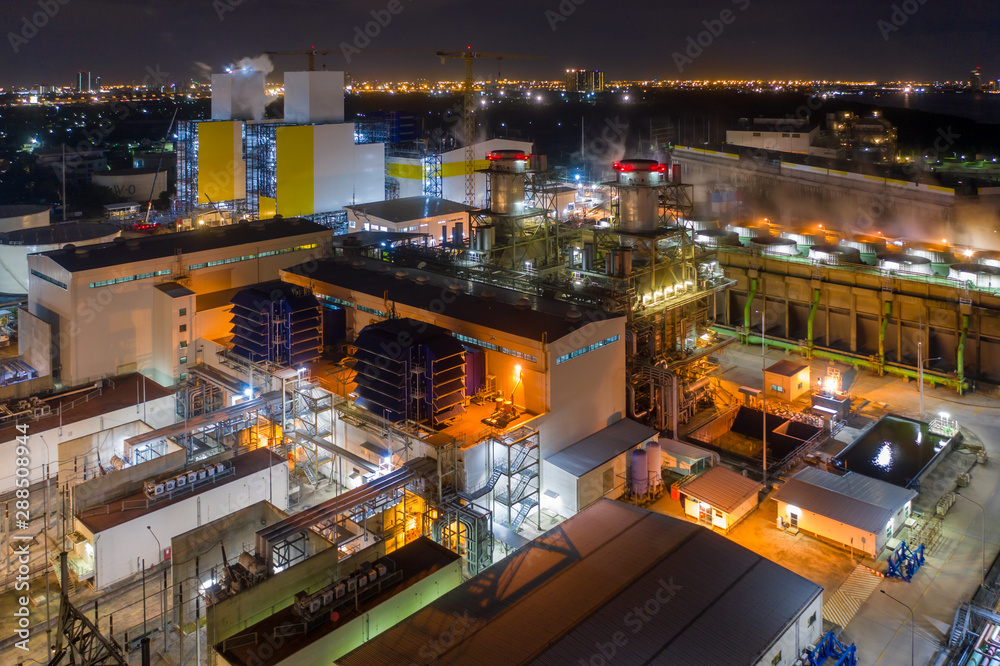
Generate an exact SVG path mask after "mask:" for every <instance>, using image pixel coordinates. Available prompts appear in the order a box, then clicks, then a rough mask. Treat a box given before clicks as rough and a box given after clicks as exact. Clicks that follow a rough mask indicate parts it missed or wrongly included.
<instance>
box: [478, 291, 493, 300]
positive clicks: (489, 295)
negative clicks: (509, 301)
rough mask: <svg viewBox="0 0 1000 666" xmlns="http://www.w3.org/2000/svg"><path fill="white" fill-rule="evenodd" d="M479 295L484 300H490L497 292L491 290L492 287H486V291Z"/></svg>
mask: <svg viewBox="0 0 1000 666" xmlns="http://www.w3.org/2000/svg"><path fill="white" fill-rule="evenodd" d="M479 297H480V298H481V299H483V300H484V301H492V300H493V299H495V298H496V297H497V292H495V291H493V290H492V289H487V290H486V291H484V292H483V293H481V294H480V295H479Z"/></svg>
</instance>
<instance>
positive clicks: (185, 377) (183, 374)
mask: <svg viewBox="0 0 1000 666" xmlns="http://www.w3.org/2000/svg"><path fill="white" fill-rule="evenodd" d="M187 377H188V373H186V372H182V373H181V381H184V380H185V379H187Z"/></svg>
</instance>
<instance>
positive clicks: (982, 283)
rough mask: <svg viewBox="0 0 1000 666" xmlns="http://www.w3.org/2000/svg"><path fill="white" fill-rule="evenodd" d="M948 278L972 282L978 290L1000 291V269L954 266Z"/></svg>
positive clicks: (983, 265)
mask: <svg viewBox="0 0 1000 666" xmlns="http://www.w3.org/2000/svg"><path fill="white" fill-rule="evenodd" d="M948 277H950V278H952V279H953V280H961V281H962V282H971V283H972V284H973V285H974V286H975V287H976V288H977V289H1000V268H997V267H996V266H987V265H985V264H968V263H966V264H954V265H953V266H952V267H951V270H950V271H949V272H948Z"/></svg>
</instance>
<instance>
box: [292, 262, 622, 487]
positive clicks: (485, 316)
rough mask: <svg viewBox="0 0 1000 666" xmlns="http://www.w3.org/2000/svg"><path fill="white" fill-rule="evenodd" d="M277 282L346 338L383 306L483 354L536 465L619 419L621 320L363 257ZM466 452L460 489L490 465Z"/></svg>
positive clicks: (471, 427)
mask: <svg viewBox="0 0 1000 666" xmlns="http://www.w3.org/2000/svg"><path fill="white" fill-rule="evenodd" d="M281 278H282V280H284V281H285V282H289V283H291V284H295V285H299V286H302V287H305V288H308V289H310V290H311V291H312V292H313V293H314V294H315V295H316V297H317V298H318V299H319V300H320V302H321V303H322V304H323V306H324V307H330V308H338V309H342V310H344V311H345V314H346V320H347V331H348V333H347V336H348V339H349V340H353V339H354V337H355V336H356V335H357V334H358V333H359V332H360V331H361V330H362V329H363V328H364V327H365V326H367V325H369V324H371V323H375V322H379V321H382V320H383V319H384V318H385V317H386V314H387V313H386V308H387V307H391V309H392V310H393V312H394V313H395V315H396V317H399V318H412V319H413V320H416V321H418V322H426V323H428V324H433V325H435V326H439V327H441V328H443V329H445V330H447V331H449V332H450V333H451V335H452V336H454V337H455V338H457V339H458V340H459V341H461V342H462V343H463V344H464V345H465V346H466V347H467V348H468V349H470V350H472V351H474V352H476V353H481V354H483V355H484V357H485V363H484V365H485V368H484V369H485V373H484V375H483V376H482V377H480V379H484V378H485V380H486V381H489V382H492V384H493V386H494V388H495V392H496V397H502V398H506V399H508V400H510V401H511V403H512V404H513V405H514V406H515V407H516V408H517V409H518V410H521V411H523V415H522V417H520V420H519V421H518V422H519V423H521V422H523V423H524V424H525V425H528V426H530V427H532V428H535V429H537V430H538V432H539V433H540V436H541V437H540V439H541V444H540V453H541V459H543V460H544V459H545V458H547V457H548V456H550V455H552V454H554V453H556V452H558V451H560V450H562V449H564V448H565V447H567V446H569V445H570V444H573V443H574V442H578V441H580V440H581V439H583V438H585V437H587V436H589V435H591V434H593V433H595V432H598V431H599V430H602V429H603V428H605V427H606V426H607V425H608V423H611V422H614V421H617V420H618V419H619V418H621V417H622V416H623V415H624V413H625V394H624V392H623V391H622V390H621V388H622V386H623V384H624V381H625V319H624V318H623V317H620V316H617V315H609V314H607V313H604V312H600V311H596V310H593V311H592V310H585V309H578V308H576V307H575V306H573V305H571V304H569V303H565V302H562V301H556V300H549V299H544V298H540V297H534V298H529V297H527V296H525V295H523V294H521V293H520V292H515V291H510V290H506V289H502V288H499V287H487V286H485V285H481V284H477V283H474V282H465V281H459V280H454V279H451V278H446V277H443V276H441V275H439V274H435V273H430V272H427V271H420V270H417V269H406V270H397V271H396V272H393V271H392V270H391V269H390V268H389V266H388V265H386V264H385V263H384V262H381V261H377V260H372V259H362V258H357V259H353V260H350V261H348V260H347V259H346V258H336V259H329V260H323V261H320V262H319V263H318V265H315V266H308V267H303V266H293V267H291V268H288V269H286V270H283V271H281ZM471 384H472V379H471V378H467V387H468V388H471V392H476V391H478V390H479V389H480V388H481V386H471ZM470 395H471V393H470ZM488 414H489V412H487V415H488ZM456 429H458V430H460V431H461V432H463V433H465V434H464V435H463V437H465V436H469V434H471V433H472V432H474V433H477V434H478V433H479V432H481V431H482V430H483V426H482V424H480V423H479V422H478V419H476V421H475V423H472V424H467V425H465V426H456ZM466 455H467V458H466V470H467V473H469V474H470V478H469V479H468V483H469V484H470V485H469V487H475V486H476V485H477V480H476V479H475V478H473V476H474V475H475V474H484V475H485V476H487V477H488V476H489V475H490V469H489V468H488V466H487V463H486V462H485V461H482V460H479V461H477V459H476V458H475V457H474V454H469V453H467V454H466ZM479 463H482V465H480V464H479ZM474 470H478V471H474ZM543 483H544V479H543Z"/></svg>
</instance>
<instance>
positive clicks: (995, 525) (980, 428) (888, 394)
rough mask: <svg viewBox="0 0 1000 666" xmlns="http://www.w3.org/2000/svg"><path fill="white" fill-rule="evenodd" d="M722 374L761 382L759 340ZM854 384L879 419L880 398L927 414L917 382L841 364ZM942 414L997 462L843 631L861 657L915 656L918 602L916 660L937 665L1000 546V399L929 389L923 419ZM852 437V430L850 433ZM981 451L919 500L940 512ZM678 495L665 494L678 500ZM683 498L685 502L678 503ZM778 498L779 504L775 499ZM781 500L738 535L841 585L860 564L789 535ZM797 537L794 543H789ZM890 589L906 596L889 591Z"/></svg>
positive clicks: (982, 471) (774, 354)
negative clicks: (905, 578)
mask: <svg viewBox="0 0 1000 666" xmlns="http://www.w3.org/2000/svg"><path fill="white" fill-rule="evenodd" d="M783 358H787V359H789V360H794V361H801V360H802V359H801V358H800V357H798V356H791V355H786V354H784V353H782V352H779V351H775V350H770V351H768V353H767V358H766V362H767V364H768V365H770V364H771V363H774V362H776V361H779V360H781V359H783ZM720 361H721V363H722V373H721V374H722V379H723V380H724V381H727V382H733V383H735V384H736V385H747V386H752V387H757V388H759V387H761V386H762V377H761V357H760V351H759V349H757V348H742V347H737V346H735V345H734V346H730V347H728V348H727V349H726V350H725V353H724V355H723V356H722V357H721V358H720ZM810 365H811V366H812V372H813V377H814V378H815V377H818V376H820V375H825V374H826V368H827V367H828V366H829V365H830V362H829V361H826V360H814V361H812V362H811V363H810ZM838 367H840V369H841V370H842V371H843V374H844V377H845V380H846V381H845V384H846V388H847V389H848V390H849V391H851V392H852V393H853V394H854V395H855V396H857V397H860V398H864V399H867V400H868V401H870V402H871V403H873V404H872V405H871V406H870V407H869V408H868V409H866V410H865V412H864V414H863V416H867V417H868V418H871V419H874V418H877V417H878V416H879V415H881V414H882V413H884V410H882V409H881V407H879V406H878V405H876V404H874V403H888V406H889V411H891V412H892V413H896V414H901V415H904V416H909V417H912V418H921V414H920V393H919V391H918V388H917V386H916V385H915V383H914V382H907V381H905V380H902V379H900V378H897V377H892V376H884V377H878V376H876V375H874V374H873V373H869V372H866V371H861V372H858V371H855V370H853V369H849V368H847V367H846V366H843V365H842V364H838ZM939 412H948V413H949V414H950V415H951V417H952V418H955V419H957V420H958V421H959V424H960V425H961V427H962V430H963V432H964V433H965V434H966V437H967V439H968V441H970V442H972V443H974V444H980V445H982V446H983V447H985V449H986V451H987V453H988V456H989V461H988V462H987V463H986V464H985V465H975V466H973V467H972V469H971V476H972V482H971V484H970V486H969V487H968V488H963V489H960V491H961V493H962V494H964V495H965V496H966V497H967V498H968V499H962V498H958V499H957V500H956V503H955V504H954V506H952V508H951V510H950V511H949V512H948V514H947V515H946V516H945V517H944V518H943V520H942V521H941V527H940V538H939V539H937V540H936V542H935V545H934V547H933V548H931V549H930V551H929V554H928V555H927V558H926V563H925V564H924V566H923V567H921V569H920V570H919V571H918V572H917V573H916V575H915V576H914V577H913V579H912V581H911V582H909V583H906V582H902V581H899V580H895V579H889V578H887V579H885V580H883V582H882V583H881V584H880V585H879V588H878V590H876V591H875V593H873V594H872V596H871V597H869V599H868V600H867V601H866V602H865V603H864V604H863V605H862V606H861V608H860V609H859V610H858V612H857V614H856V615H855V616H854V618H853V620H852V621H851V622H850V623H849V624H848V626H847V627H846V628H844V631H843V633H842V635H841V638H842V640H846V641H847V642H848V643H854V644H855V645H856V646H857V648H858V655H859V663H861V664H866V665H867V664H879V665H895V664H906V663H910V659H911V652H910V643H911V632H910V611H909V610H908V609H907V608H906V607H904V605H903V604H906V605H908V606H909V607H911V608H912V609H913V617H914V623H913V636H912V640H913V645H914V652H913V663H915V664H931V663H934V661H935V659H936V657H937V655H938V653H939V650H940V648H941V646H942V645H943V643H945V642H946V641H947V636H948V632H949V630H950V628H951V622H952V619H953V618H954V614H955V610H956V608H957V606H958V604H959V602H960V601H961V600H962V599H963V598H968V597H969V596H971V595H972V594H973V593H975V591H976V589H977V588H978V586H979V584H980V580H981V568H982V566H983V561H984V560H985V564H986V567H989V566H990V564H991V563H992V561H993V559H994V558H996V556H997V552H998V550H1000V521H996V520H995V519H987V520H986V524H985V542H984V540H983V538H982V534H983V529H984V526H983V520H984V515H983V511H981V510H980V508H979V507H978V506H977V505H976V504H974V503H973V502H978V503H979V504H981V505H983V506H984V507H985V514H986V516H987V517H991V516H996V515H998V512H1000V493H998V487H1000V433H998V428H997V426H998V425H1000V400H997V399H995V398H990V397H987V396H981V395H975V394H973V395H966V396H959V395H957V394H956V393H954V392H953V391H950V390H948V389H944V388H933V389H932V388H929V387H927V388H925V390H924V409H923V418H924V420H929V419H930V418H933V417H934V416H936V415H937V414H938V413H939ZM851 425H852V427H863V425H864V423H863V419H862V420H861V421H860V422H859V421H852V423H851ZM841 439H844V435H841ZM974 458H975V456H972V455H970V454H968V453H966V452H964V451H962V450H961V449H960V450H957V451H954V452H952V453H951V454H950V455H949V457H948V458H947V459H946V460H945V461H943V462H942V464H941V466H940V467H939V469H937V470H935V472H934V474H933V475H932V477H931V478H929V479H928V481H927V482H925V484H924V487H923V488H922V495H921V497H920V498H919V499H918V501H917V502H916V508H917V509H918V510H920V511H922V512H923V513H924V519H925V520H926V519H931V518H932V516H933V506H934V505H935V504H936V503H937V500H938V498H939V497H940V496H941V495H943V494H944V493H945V492H947V491H949V490H953V489H954V488H955V483H954V480H955V476H956V475H957V473H958V472H959V471H965V470H966V469H968V468H969V467H970V466H972V464H973V462H974ZM669 501H670V500H669V499H667V500H661V503H662V502H669ZM674 504H677V503H676V502H674ZM769 505H770V506H769ZM775 515H776V509H775V507H774V502H773V501H771V500H766V501H765V503H764V505H762V507H761V509H759V510H758V511H757V512H756V514H755V515H752V516H750V517H749V518H748V519H747V520H746V521H745V522H744V523H742V524H741V525H739V526H737V527H736V528H735V529H734V530H733V532H732V533H731V534H730V535H729V536H730V538H732V539H733V540H734V541H737V542H739V543H741V544H743V545H745V546H747V547H748V548H751V549H752V550H754V551H755V552H759V553H760V554H762V555H764V556H765V557H768V558H770V559H773V560H775V561H777V562H780V563H781V564H783V565H784V566H787V567H788V568H790V569H791V570H793V571H796V572H797V573H800V574H802V575H803V576H806V577H807V578H809V579H810V580H813V581H815V582H817V583H819V584H821V585H824V587H826V588H827V590H828V591H827V595H829V594H830V593H832V591H833V590H835V589H836V588H835V587H833V586H835V585H839V584H840V583H839V582H838V580H839V581H840V582H842V581H843V579H845V578H846V576H847V574H848V573H849V569H853V566H852V564H851V561H850V554H849V553H847V552H845V551H839V550H838V549H835V548H832V547H829V546H826V545H825V544H822V543H820V542H818V541H816V540H814V539H811V538H810V537H807V536H802V535H800V536H797V537H788V536H787V535H784V534H782V533H780V532H779V531H778V530H777V529H776V528H775V527H774V523H775ZM789 539H791V541H789ZM882 592H885V593H887V594H889V595H892V596H893V597H895V598H896V599H898V600H899V603H897V602H896V601H893V599H890V598H889V597H888V596H886V594H883V593H882Z"/></svg>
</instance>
